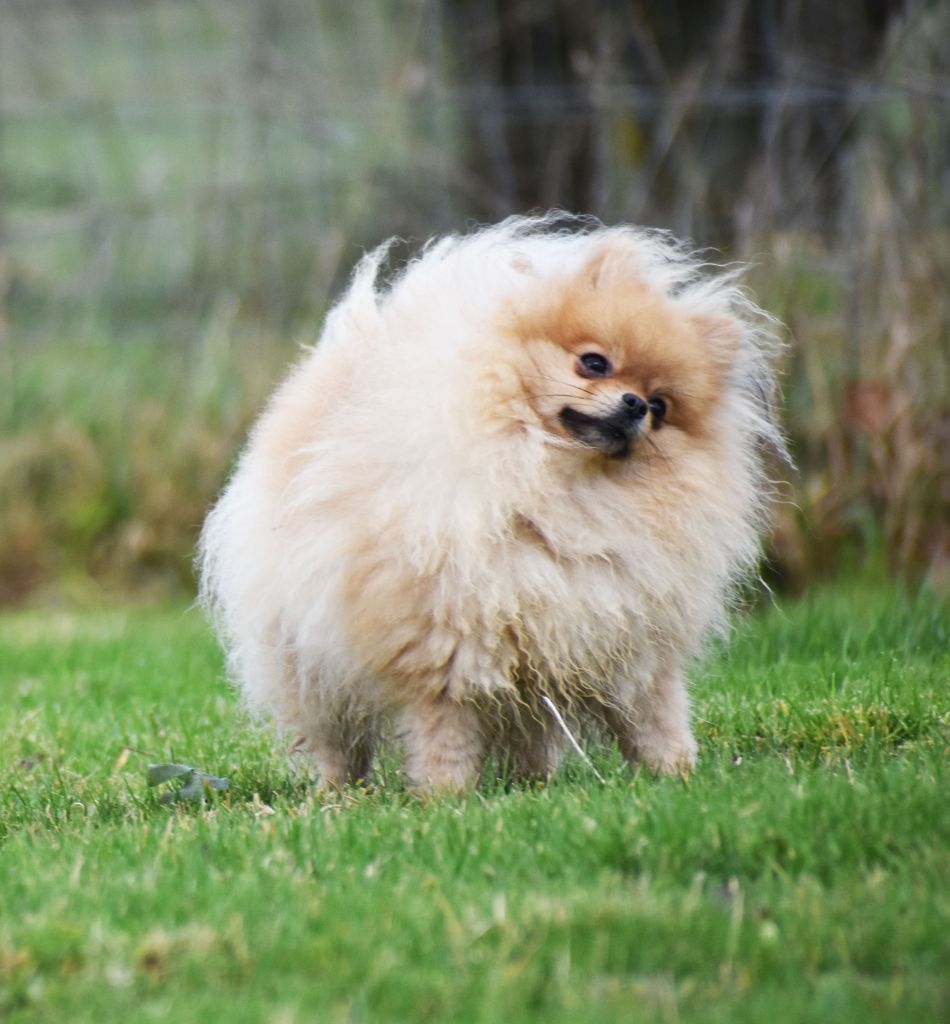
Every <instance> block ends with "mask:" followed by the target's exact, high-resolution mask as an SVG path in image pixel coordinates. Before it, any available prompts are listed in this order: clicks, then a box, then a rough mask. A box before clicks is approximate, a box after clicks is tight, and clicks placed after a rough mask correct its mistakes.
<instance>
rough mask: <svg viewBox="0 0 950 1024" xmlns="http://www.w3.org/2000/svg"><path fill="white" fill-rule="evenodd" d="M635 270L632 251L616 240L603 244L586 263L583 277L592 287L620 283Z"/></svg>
mask: <svg viewBox="0 0 950 1024" xmlns="http://www.w3.org/2000/svg"><path fill="white" fill-rule="evenodd" d="M634 271H635V266H634V260H633V258H632V254H631V253H630V251H629V250H628V249H627V248H626V247H625V246H622V245H618V244H616V242H613V243H611V242H609V241H608V242H606V243H604V244H602V245H601V246H600V247H599V248H598V249H597V251H596V252H595V253H594V254H593V256H591V257H590V259H588V261H587V263H586V264H585V265H584V271H583V278H584V280H585V281H586V282H587V284H588V285H589V286H590V287H591V288H602V287H604V286H605V285H609V284H613V283H619V282H620V281H622V280H625V279H629V278H631V277H632V276H633V273H634Z"/></svg>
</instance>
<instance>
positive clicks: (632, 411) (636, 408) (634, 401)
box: [621, 391, 647, 420]
mask: <svg viewBox="0 0 950 1024" xmlns="http://www.w3.org/2000/svg"><path fill="white" fill-rule="evenodd" d="M621 401H622V402H623V404H624V405H625V406H627V410H628V412H627V415H628V416H631V417H632V418H633V419H635V420H642V419H643V417H644V416H646V414H647V403H646V402H644V400H643V399H642V398H641V397H640V396H639V395H635V394H633V392H632V391H628V392H627V393H626V394H625V395H623V397H622V398H621Z"/></svg>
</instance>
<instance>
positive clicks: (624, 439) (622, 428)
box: [558, 391, 648, 459]
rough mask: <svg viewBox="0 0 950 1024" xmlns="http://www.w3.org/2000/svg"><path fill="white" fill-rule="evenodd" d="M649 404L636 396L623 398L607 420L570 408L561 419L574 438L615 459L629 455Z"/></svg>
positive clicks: (628, 393)
mask: <svg viewBox="0 0 950 1024" xmlns="http://www.w3.org/2000/svg"><path fill="white" fill-rule="evenodd" d="M647 411H648V407H647V403H646V402H645V401H644V400H643V399H642V398H641V397H640V396H639V395H635V394H633V393H632V392H629V391H628V392H627V393H626V394H624V395H622V396H621V398H620V401H619V403H618V404H617V408H616V409H615V410H614V411H613V412H612V413H609V414H608V415H606V416H589V415H588V414H587V413H584V412H579V411H578V410H577V409H574V408H572V407H571V406H569V405H566V406H565V407H564V408H563V409H562V410H561V412H560V414H559V416H558V418H559V419H560V421H561V424H562V426H563V427H564V429H565V430H567V431H568V433H569V434H571V435H572V436H573V437H575V438H577V440H578V441H580V442H581V443H582V444H586V445H587V446H588V447H590V448H596V449H597V450H598V451H600V452H603V453H604V455H606V456H608V457H609V458H612V459H621V458H623V457H624V456H625V455H627V454H628V453H629V451H630V448H631V446H632V444H633V442H634V440H635V439H636V437H637V435H638V434H639V433H640V430H641V428H642V426H643V421H644V419H645V418H646V414H647Z"/></svg>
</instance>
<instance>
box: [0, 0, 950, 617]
mask: <svg viewBox="0 0 950 1024" xmlns="http://www.w3.org/2000/svg"><path fill="white" fill-rule="evenodd" d="M550 206H560V207H564V208H567V209H570V210H575V211H578V212H587V213H594V214H596V215H598V216H599V217H601V218H602V219H604V220H605V221H609V222H614V221H628V222H633V223H638V224H644V225H655V226H661V227H667V228H671V229H672V230H673V231H674V232H676V233H677V234H679V235H681V236H685V237H687V238H689V239H691V240H692V242H693V243H694V244H695V245H696V246H699V247H710V248H712V249H713V250H715V258H717V259H719V260H732V259H741V260H752V261H753V262H754V265H755V266H754V270H753V272H752V274H751V276H750V278H749V283H750V285H751V287H752V288H753V289H754V291H755V293H756V295H757V296H758V299H759V301H760V302H761V303H762V304H763V305H764V306H766V308H768V309H769V310H771V311H772V312H773V313H775V314H776V315H777V316H778V317H779V318H781V319H782V321H783V322H784V323H785V324H786V325H787V337H788V341H789V342H790V345H789V350H788V355H787V358H786V362H785V366H784V375H785V388H786V409H785V413H784V416H785V423H786V426H787V431H788V433H789V436H790V439H791V442H792V446H793V450H794V453H795V458H796V461H797V463H798V470H797V471H796V472H795V473H790V472H789V471H787V470H783V471H781V472H782V473H783V474H784V476H785V477H787V480H788V484H787V487H786V496H787V501H786V502H785V503H784V504H783V505H782V507H781V508H780V514H779V521H778V525H777V528H776V531H775V536H774V538H773V540H772V543H771V549H770V570H769V571H770V573H771V575H772V576H773V577H774V579H775V580H776V581H777V582H778V583H779V584H781V585H784V586H787V587H789V588H793V589H794V588H799V587H801V586H803V585H804V584H806V583H807V582H809V581H810V580H812V579H815V578H819V577H825V576H828V575H831V574H834V573H842V572H854V571H863V569H864V567H865V566H866V565H868V564H872V565H874V566H875V567H876V568H877V570H880V571H887V572H891V573H895V574H901V575H907V576H911V577H921V576H929V577H930V578H931V579H933V580H935V581H937V582H942V583H943V584H944V585H946V584H947V583H948V582H950V472H948V451H950V4H948V3H946V2H940V0H931V2H924V0H853V2H849V3H839V4H833V3H828V2H827V0H788V2H778V0H721V2H706V0H665V2H650V0H353V2H347V0H306V2H305V0H0V385H2V386H0V603H6V604H13V603H23V602H27V601H50V600H96V599H104V598H109V599H111V598H114V597H115V596H122V597H126V596H134V597H136V598H138V597H143V598H144V597H164V596H169V595H174V594H179V595H180V594H187V593H189V592H190V590H191V588H192V586H193V580H192V574H191V555H192V552H193V548H194V544H195V538H196V535H197V531H198V529H199V527H200V524H201V521H202V518H203V516H204V513H205V510H206V508H207V506H208V505H209V503H210V502H211V501H212V500H213V498H214V496H215V494H216V493H217V492H218V490H219V489H220V487H221V485H222V483H223V481H224V480H225V479H226V476H227V473H228V470H229V467H230V466H231V465H232V464H233V459H234V457H235V455H236V453H237V451H238V450H239V447H240V444H241V442H242V438H243V436H244V434H245V432H246V430H247V427H248V425H249V423H250V422H251V421H252V419H253V417H254V415H255V413H256V412H257V411H258V410H259V408H260V405H261V403H262V401H263V400H264V398H265V397H266V395H267V393H268V391H269V390H270V388H271V386H272V384H273V382H274V381H275V380H276V378H277V377H278V376H279V375H280V373H281V372H282V370H283V369H284V367H286V365H287V364H288V362H289V361H290V360H292V359H293V358H294V357H295V355H296V353H297V352H298V350H299V346H300V344H302V343H307V342H310V341H312V340H313V339H314V338H315V337H316V335H317V332H318V330H319V325H320V322H321V318H322V316H323V314H324V312H325V310H326V308H327V304H328V302H330V301H331V300H332V297H333V295H334V294H335V292H336V291H337V290H338V289H339V288H340V287H341V285H342V284H343V283H344V282H345V280H346V277H347V275H348V273H349V271H350V270H351V268H352V266H353V264H354V263H355V261H356V260H357V259H358V258H359V256H360V255H361V253H362V252H363V251H364V250H365V249H366V248H369V247H372V246H374V245H376V244H377V243H378V242H379V241H381V240H383V239H384V238H386V237H387V236H389V235H391V234H399V235H400V236H402V237H403V238H405V239H406V240H407V241H406V246H405V247H404V252H403V255H405V253H408V252H409V251H411V246H412V245H413V244H418V242H419V241H421V240H424V239H426V238H428V237H429V236H431V235H433V234H436V233H440V232H445V231H457V230H464V228H465V227H466V226H467V225H470V224H471V223H473V222H481V221H493V220H497V219H499V218H501V217H504V216H506V215H507V214H510V213H513V212H525V211H529V210H536V209H546V208H548V207H550Z"/></svg>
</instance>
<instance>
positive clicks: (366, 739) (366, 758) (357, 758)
mask: <svg viewBox="0 0 950 1024" xmlns="http://www.w3.org/2000/svg"><path fill="white" fill-rule="evenodd" d="M375 741H376V736H375V729H374V727H373V724H372V723H371V722H369V721H367V720H365V719H352V718H347V717H346V716H328V717H327V718H321V719H318V720H317V721H316V722H314V723H313V724H312V725H311V726H310V728H309V729H307V731H306V733H305V734H304V736H302V737H301V738H300V740H298V742H297V744H296V748H297V749H298V750H305V751H307V752H308V753H309V754H310V755H311V757H312V758H313V761H314V765H315V767H316V769H317V773H318V775H319V782H318V785H319V787H320V788H321V789H340V788H342V787H343V786H345V785H346V784H347V783H352V782H357V781H359V780H360V779H363V780H366V779H368V778H369V773H370V769H371V768H372V764H373V752H374V749H375V745H376V743H375Z"/></svg>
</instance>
